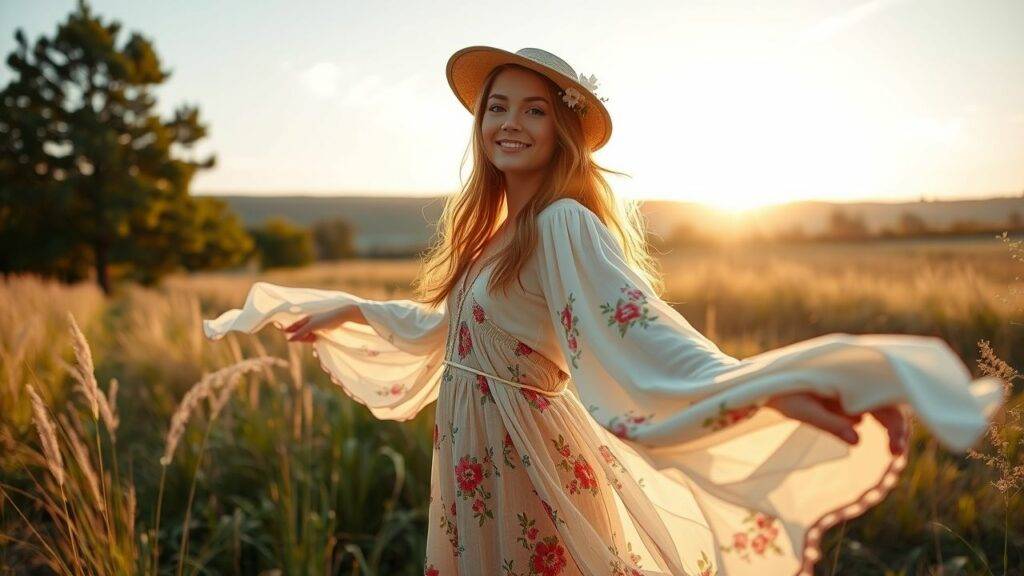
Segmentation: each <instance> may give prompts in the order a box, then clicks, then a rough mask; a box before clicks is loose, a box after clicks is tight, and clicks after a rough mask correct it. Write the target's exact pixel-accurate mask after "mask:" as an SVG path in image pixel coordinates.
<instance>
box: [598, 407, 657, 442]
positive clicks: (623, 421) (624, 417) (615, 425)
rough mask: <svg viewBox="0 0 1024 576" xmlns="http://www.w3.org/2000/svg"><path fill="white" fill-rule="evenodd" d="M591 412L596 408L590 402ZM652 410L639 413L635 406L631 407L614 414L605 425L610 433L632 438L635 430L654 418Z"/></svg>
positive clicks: (627, 438)
mask: <svg viewBox="0 0 1024 576" xmlns="http://www.w3.org/2000/svg"><path fill="white" fill-rule="evenodd" d="M588 410H589V411H590V413H591V414H593V413H594V412H596V411H597V410H598V407H597V405H596V404H591V405H590V406H589V408H588ZM654 414H655V413H654V412H651V413H649V414H639V413H637V409H636V408H631V409H630V410H628V411H626V412H625V413H623V414H619V415H616V416H614V417H613V418H612V419H611V420H609V421H608V424H607V425H605V428H607V429H608V430H609V431H610V432H611V433H612V434H615V435H616V436H618V437H619V438H623V439H626V440H632V439H634V437H635V434H636V431H637V430H638V429H639V428H640V426H641V425H643V424H649V423H650V421H651V420H652V419H653V418H654Z"/></svg>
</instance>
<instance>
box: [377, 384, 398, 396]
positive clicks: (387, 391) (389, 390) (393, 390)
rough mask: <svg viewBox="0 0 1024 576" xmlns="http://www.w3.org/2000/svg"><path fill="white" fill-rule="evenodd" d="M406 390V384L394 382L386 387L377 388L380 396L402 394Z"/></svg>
mask: <svg viewBox="0 0 1024 576" xmlns="http://www.w3.org/2000/svg"><path fill="white" fill-rule="evenodd" d="M403 392H405V386H402V385H401V384H392V385H391V386H385V387H384V388H382V389H380V390H377V395H378V396H401V395H402V393H403Z"/></svg>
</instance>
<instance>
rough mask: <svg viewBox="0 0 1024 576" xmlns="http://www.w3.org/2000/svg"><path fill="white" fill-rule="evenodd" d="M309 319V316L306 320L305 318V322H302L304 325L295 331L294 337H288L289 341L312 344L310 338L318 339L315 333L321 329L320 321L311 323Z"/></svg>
mask: <svg viewBox="0 0 1024 576" xmlns="http://www.w3.org/2000/svg"><path fill="white" fill-rule="evenodd" d="M309 318H310V317H309V316H307V317H306V318H303V320H300V322H302V324H300V325H299V326H298V327H297V328H296V329H295V330H294V331H293V333H292V335H291V336H289V337H288V340H290V341H292V342H312V340H311V339H310V337H311V336H312V337H313V338H314V339H315V338H316V336H315V335H314V334H313V331H314V330H318V329H319V328H320V323H319V322H318V321H311V320H309ZM290 327H291V326H289V328H290Z"/></svg>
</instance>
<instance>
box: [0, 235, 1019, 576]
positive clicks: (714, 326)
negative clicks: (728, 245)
mask: <svg viewBox="0 0 1024 576" xmlns="http://www.w3.org/2000/svg"><path fill="white" fill-rule="evenodd" d="M1015 256H1016V259H1015ZM661 260H662V265H663V270H664V272H665V284H666V290H665V293H664V297H665V299H666V300H668V301H669V302H672V303H673V304H674V305H675V306H676V307H677V309H678V310H679V311H680V312H681V313H682V314H683V315H684V316H686V317H687V319H688V320H689V321H690V322H691V323H692V324H693V325H694V326H695V327H696V328H697V329H698V330H700V331H701V332H703V333H704V334H706V335H708V336H709V337H710V338H711V339H712V340H714V341H715V342H717V343H718V344H719V346H720V347H721V348H722V350H723V351H725V352H726V353H728V354H731V355H733V356H736V357H739V358H743V357H746V356H749V355H752V354H756V353H758V352H761V351H763V350H766V349H769V348H774V347H778V346H781V345H785V344H789V343H792V342H795V341H799V340H803V339H806V338H811V337H814V336H818V335H822V334H827V333H830V332H847V333H853V334H864V333H905V334H921V335H934V336H940V337H942V338H943V339H945V340H946V341H947V342H949V344H950V345H951V346H952V347H953V349H954V350H955V351H957V353H958V354H960V356H961V358H963V360H964V361H965V363H967V365H968V366H970V367H971V368H972V371H973V372H974V373H975V375H980V374H981V373H982V372H983V371H985V370H988V371H991V370H993V369H994V368H998V367H1000V363H999V362H1000V360H1001V361H1005V362H1006V363H1008V365H1009V366H1024V346H1022V343H1024V309H1022V298H1021V297H1020V291H1021V289H1022V287H1024V283H1022V282H1021V279H1020V276H1022V268H1024V260H1021V254H1020V252H1019V249H1018V251H1017V252H1013V251H1012V250H1011V248H1010V247H1008V246H1007V245H1006V243H1004V242H1002V241H1000V240H998V239H992V240H991V241H987V242H984V241H983V242H977V241H974V242H942V241H933V242H902V243H901V242H884V243H865V244H830V245H818V246H788V247H787V246H764V247H758V248H757V249H756V250H751V249H750V248H749V247H747V248H746V249H739V248H733V249H723V250H721V251H706V250H680V251H676V252H672V253H669V254H665V255H663V256H662V258H661ZM416 271H417V264H416V263H415V262H408V261H349V262H339V263H332V264H323V265H317V266H313V267H309V268H304V269H297V270H276V271H270V272H266V273H261V274H259V275H253V274H251V273H238V274H228V273H222V274H201V275H193V276H178V277H172V278H169V279H168V280H167V281H166V282H165V283H164V285H163V286H162V287H160V288H159V289H144V288H140V287H137V286H126V287H122V288H121V289H120V290H119V291H118V292H117V293H116V294H115V295H114V296H112V297H110V298H104V297H103V296H102V294H101V292H100V291H99V290H98V289H97V288H95V287H94V286H91V285H78V286H70V287H69V286H62V285H57V284H53V283H48V282H43V281H40V280H38V279H35V278H8V279H7V280H6V281H4V282H3V283H2V284H0V321H2V325H0V362H2V369H3V376H4V377H3V380H2V382H0V415H2V416H0V479H2V481H0V486H2V490H3V493H2V496H0V574H18V575H20V574H37V573H41V574H44V573H50V572H55V573H60V574H80V573H81V574H158V573H159V574H260V573H265V574H268V575H269V574H420V573H422V566H421V562H422V558H423V550H424V546H425V536H426V530H427V527H426V504H427V495H428V493H429V484H428V483H429V478H430V474H429V473H430V456H431V429H432V424H433V408H432V407H430V408H428V409H426V410H424V412H423V413H421V415H420V416H418V417H417V418H416V419H415V420H413V421H411V422H407V423H401V424H399V423H395V422H382V421H377V420H375V419H374V418H373V417H372V416H370V415H369V413H368V412H367V411H366V410H365V409H364V408H363V407H362V406H359V405H357V404H354V403H353V402H352V401H350V400H349V399H348V398H347V397H345V395H344V394H343V393H342V392H341V391H340V390H338V389H337V388H336V387H334V386H333V385H332V384H331V383H330V381H329V380H328V378H327V377H326V375H324V374H323V373H322V372H320V370H319V368H318V367H317V365H316V363H315V359H314V358H313V357H312V355H311V354H310V353H309V350H308V349H307V347H305V345H301V344H294V345H287V344H286V343H285V342H284V340H283V338H282V337H281V335H280V334H279V333H277V331H276V330H274V329H272V328H268V329H267V330H265V331H264V332H263V333H261V334H259V335H258V336H257V337H248V336H247V337H239V336H237V335H231V336H229V337H227V338H225V339H224V340H222V341H218V342H210V341H208V340H206V339H205V338H204V337H203V336H202V328H201V321H202V319H203V318H211V317H214V316H216V315H218V314H220V313H221V312H223V311H225V310H227V309H229V308H235V307H239V306H241V304H242V303H243V301H244V297H245V295H246V293H247V291H248V289H249V287H250V286H251V284H252V282H254V281H256V280H264V281H269V282H273V283H278V284H285V285H294V286H309V287H317V288H326V289H338V290H346V291H350V292H353V293H356V294H358V295H360V296H365V297H370V298H381V299H385V298H403V297H408V296H410V295H411V294H410V292H409V284H410V281H411V280H412V278H413V277H414V276H415V274H416ZM68 312H70V313H71V314H72V315H73V317H74V319H75V321H76V323H77V325H78V326H79V327H80V328H81V331H82V334H81V336H76V335H75V334H74V333H73V330H72V329H71V328H70V327H69V320H68V316H67V314H68ZM983 341H984V342H987V343H988V344H987V345H985V344H981V343H982V342H983ZM989 350H990V352H989ZM260 356H272V357H276V358H279V359H280V361H279V363H278V364H272V363H271V361H264V362H261V361H257V360H252V359H253V358H257V357H260ZM244 359H250V360H248V361H247V362H243V363H241V364H239V362H240V361H243V360H244ZM1003 370H1004V372H1003V375H1004V376H1007V377H1008V380H1010V381H1011V384H1013V383H1015V382H1013V381H1014V380H1018V379H1017V378H1016V377H1009V376H1010V375H1011V374H1012V373H1011V372H1009V371H1008V370H1009V368H1008V367H1006V366H1004V367H1003ZM75 374H77V375H78V376H77V379H76V377H75ZM91 374H95V383H93V381H92V380H91V376H90V375H91ZM211 374H212V376H211ZM112 379H116V394H111V388H112V387H113V386H114V385H113V382H112ZM197 383H198V384H197ZM28 384H31V386H32V388H33V390H34V391H36V392H38V401H37V402H35V406H33V401H32V397H31V394H30V393H29V391H28V388H27V385H28ZM1018 386H1019V384H1018ZM79 389H84V390H85V393H83V392H81V391H80V390H79ZM90 390H94V391H93V392H91V393H90V392H89V391H90ZM97 390H98V392H99V393H98V395H97V392H96V391H97ZM190 390H191V392H190ZM1021 399H1022V395H1021V394H1019V393H1017V394H1016V395H1015V398H1014V400H1013V401H1012V402H1011V404H1010V407H1011V408H1015V409H1016V410H1019V407H1020V405H1021ZM94 406H96V408H93V407H94ZM108 407H109V409H108ZM186 417H187V418H186ZM1019 419H1020V413H1019V411H1010V412H1008V413H1006V414H1003V415H1001V416H1000V418H999V419H998V420H997V422H998V424H999V427H998V428H997V429H996V430H994V432H993V437H992V438H993V439H994V440H998V441H999V442H1000V443H1001V445H1000V447H999V448H998V449H994V448H992V447H991V444H990V440H989V439H986V440H985V441H983V442H981V443H979V445H978V447H977V448H978V449H979V450H980V451H982V452H985V453H988V454H991V455H993V456H998V458H996V459H994V460H989V461H986V460H982V459H977V458H971V457H969V456H966V455H953V454H948V453H946V452H944V451H943V450H941V449H940V448H939V447H938V446H937V444H936V443H935V441H934V440H933V439H932V438H931V437H930V436H929V435H928V434H927V433H925V432H924V431H923V430H920V429H919V430H917V431H915V434H914V436H913V440H912V444H911V454H910V463H909V465H908V468H907V469H906V470H905V472H904V473H903V475H902V477H901V482H900V484H899V485H898V486H897V487H896V488H895V489H894V490H893V491H892V493H891V494H890V495H889V497H888V498H887V499H886V500H885V501H884V502H883V503H881V504H880V505H878V506H876V507H875V508H872V509H871V510H870V511H868V512H867V513H866V514H864V515H863V516H861V517H859V518H857V519H855V520H853V521H850V522H848V523H846V524H843V525H841V526H837V527H835V528H833V529H832V530H831V531H830V532H829V534H828V537H827V538H826V540H825V550H826V556H825V559H824V560H823V561H822V562H820V563H819V564H818V567H817V572H818V573H819V574H906V575H911V574H914V575H917V574H936V573H939V572H938V570H939V569H940V567H942V568H944V570H945V571H944V572H943V573H944V574H960V573H965V574H1021V573H1022V572H1021V568H1020V567H1021V566H1022V565H1024V525H1022V523H1021V522H1020V521H1019V519H1020V518H1022V517H1024V498H1022V497H1021V494H1020V489H1021V487H1022V482H1024V465H1022V461H1024V456H1022V449H1021V448H1022V447H1021V431H1020V429H1019V428H1018V429H1015V428H1014V427H1013V424H1014V422H1018V423H1019V421H1020V420H1019ZM40 420H42V421H43V422H44V424H43V426H42V429H43V433H42V434H40V433H38V431H37V427H38V422H39V421H40ZM47 421H52V424H53V428H52V429H48V428H47V426H46V425H45V422H47ZM171 428H173V429H174V430H176V432H175V433H178V432H180V438H179V439H178V441H177V443H176V446H175V447H174V448H175V449H174V450H168V445H167V439H168V430H169V429H171ZM172 436H173V434H172ZM41 437H42V438H44V439H46V438H49V440H47V441H41ZM161 457H165V458H164V460H163V463H162V462H161ZM1000 482H1001V483H1000ZM158 519H159V520H158ZM80 568H81V570H80Z"/></svg>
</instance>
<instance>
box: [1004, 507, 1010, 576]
mask: <svg viewBox="0 0 1024 576" xmlns="http://www.w3.org/2000/svg"><path fill="white" fill-rule="evenodd" d="M1009 531H1010V499H1009V498H1008V497H1007V495H1006V493H1005V492H1004V493H1003V576H1006V566H1007V565H1008V564H1009V563H1010V562H1009V559H1008V557H1007V555H1006V535H1007V533H1008V532H1009Z"/></svg>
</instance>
